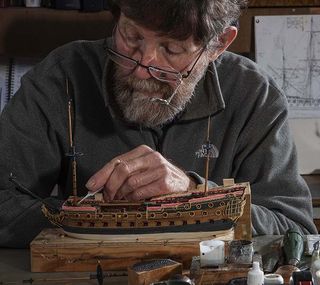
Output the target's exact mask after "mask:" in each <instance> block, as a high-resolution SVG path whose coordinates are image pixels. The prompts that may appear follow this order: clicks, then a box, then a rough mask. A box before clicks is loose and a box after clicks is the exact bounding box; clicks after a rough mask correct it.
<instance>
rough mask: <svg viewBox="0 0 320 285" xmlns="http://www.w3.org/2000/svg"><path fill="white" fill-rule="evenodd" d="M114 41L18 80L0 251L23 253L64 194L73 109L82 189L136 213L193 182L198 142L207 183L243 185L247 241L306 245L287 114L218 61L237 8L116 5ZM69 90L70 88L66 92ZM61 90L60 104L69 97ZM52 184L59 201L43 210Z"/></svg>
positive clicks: (160, 2) (0, 200) (301, 186)
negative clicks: (210, 148) (209, 156)
mask: <svg viewBox="0 0 320 285" xmlns="http://www.w3.org/2000/svg"><path fill="white" fill-rule="evenodd" d="M110 4H111V11H112V13H113V15H114V18H115V22H116V24H115V27H114V30H113V34H112V37H111V38H107V39H106V40H99V41H78V42H73V43H70V44H67V45H65V46H63V47H60V48H58V49H56V50H54V51H53V52H51V53H50V54H49V55H48V56H47V57H46V58H45V59H44V60H43V61H42V62H41V63H39V64H38V65H37V66H35V68H34V69H32V70H31V71H30V72H28V73H27V74H26V75H25V76H24V78H23V79H22V84H21V88H20V89H19V90H18V92H17V93H16V95H15V96H14V98H13V99H12V100H11V101H10V102H9V104H8V105H7V107H6V108H5V110H4V111H3V114H2V116H1V122H0V153H1V158H0V173H1V176H0V205H1V207H0V245H1V246H9V247H24V246H27V245H28V244H29V242H30V241H31V240H32V238H33V237H34V236H35V235H36V234H37V233H38V232H39V231H40V230H41V229H42V228H44V227H48V226H49V224H48V221H47V220H46V218H45V217H43V215H42V214H41V211H40V206H41V203H40V202H39V201H37V200H35V199H33V198H31V197H29V196H27V195H23V194H20V192H18V190H17V189H15V187H14V186H13V185H12V184H11V183H10V182H9V181H8V176H9V173H11V172H13V173H14V174H15V175H16V177H17V178H18V180H19V181H20V182H21V183H22V184H24V185H25V186H26V187H27V188H29V189H31V191H33V192H34V193H35V194H37V195H38V196H40V197H42V198H43V199H44V200H45V201H47V202H48V201H50V202H51V203H57V204H60V203H61V202H62V201H63V200H65V199H66V198H67V197H68V196H69V195H71V194H72V193H71V191H72V187H71V185H72V169H71V167H70V164H71V162H70V159H69V158H68V157H66V155H65V154H66V153H68V152H69V132H68V112H67V105H68V100H69V96H70V94H72V97H73V104H74V118H75V121H74V128H73V133H74V143H75V145H76V148H77V150H79V151H81V152H82V153H84V155H83V156H81V158H79V159H78V165H77V166H78V167H77V168H78V190H79V195H84V194H85V193H86V192H87V191H88V190H89V191H97V190H99V189H102V192H103V195H104V199H105V200H107V201H112V200H114V199H128V200H133V201H135V200H143V199H149V198H151V197H154V196H158V195H162V194H168V193H175V192H185V191H189V190H190V189H193V188H194V187H196V185H197V184H201V183H203V181H204V179H203V177H202V176H203V173H204V162H203V160H201V159H197V158H196V152H197V151H198V150H199V149H200V148H201V146H202V144H203V143H204V141H205V139H206V135H207V126H208V120H210V136H211V137H210V139H211V141H212V143H213V144H214V146H215V147H216V148H217V149H218V151H219V156H218V157H217V158H216V159H214V160H212V163H211V165H210V169H209V179H210V182H209V183H210V184H211V185H214V184H215V183H216V184H221V183H222V179H223V178H229V177H233V178H235V180H236V181H237V182H244V181H249V182H250V183H251V188H252V229H253V234H254V235H257V234H283V233H284V232H285V231H286V230H287V229H288V228H294V229H296V230H297V231H299V232H303V233H315V232H316V228H315V226H314V224H313V221H312V211H311V198H310V192H309V190H308V187H307V186H306V184H305V183H304V181H303V180H302V178H301V177H300V176H299V175H298V172H297V159H296V152H295V147H294V144H293V142H292V139H291V137H290V133H289V129H288V119H287V113H288V111H287V103H286V98H285V96H284V94H283V93H282V92H281V90H279V88H278V87H277V86H276V85H275V83H274V81H273V80H272V79H271V78H270V77H269V76H268V75H267V74H265V73H264V72H263V71H262V70H260V68H259V67H258V66H257V65H256V64H254V63H253V62H252V61H250V60H249V59H246V58H244V57H241V56H239V55H235V54H232V53H230V52H227V51H226V49H227V47H228V46H229V45H230V44H231V43H232V41H233V40H234V39H235V38H236V36H237V31H238V30H237V27H236V25H235V23H236V22H237V20H238V17H239V15H240V9H241V7H242V6H243V5H244V2H243V1H240V0H238V1H231V0H114V1H113V2H112V3H110ZM66 82H69V83H68V88H67V86H66ZM67 89H68V90H69V91H68V94H69V95H68V94H67ZM56 184H58V185H59V192H58V197H51V196H50V194H51V191H52V189H53V188H54V186H55V185H56Z"/></svg>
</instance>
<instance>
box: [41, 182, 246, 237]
mask: <svg viewBox="0 0 320 285" xmlns="http://www.w3.org/2000/svg"><path fill="white" fill-rule="evenodd" d="M248 187H249V183H240V184H234V185H231V186H227V187H226V186H219V187H215V188H212V189H209V190H208V192H207V193H203V191H202V190H197V191H195V192H192V193H185V194H179V195H177V194H173V195H166V196H161V197H157V198H153V199H151V200H148V201H141V202H138V203H137V202H128V201H123V200H120V201H112V202H108V203H107V202H104V201H103V200H102V199H92V198H88V199H85V200H84V201H83V202H82V203H81V204H80V205H77V202H75V201H77V199H80V198H79V197H73V196H72V197H70V198H69V199H68V200H66V201H65V203H64V204H63V206H62V208H61V209H60V210H59V211H56V210H51V209H50V208H48V207H46V205H44V206H43V209H42V210H43V212H44V214H45V216H46V217H47V218H48V219H49V220H50V221H51V222H52V223H53V224H55V225H58V226H59V227H61V228H62V229H63V230H64V232H65V233H66V234H68V235H70V236H74V237H77V238H86V239H105V238H108V237H109V236H110V235H112V236H115V235H124V234H125V235H128V234H129V235H149V234H150V235H152V234H157V235H159V234H162V233H163V234H166V235H167V236H168V234H171V235H172V236H175V235H177V234H184V235H185V234H188V233H199V232H201V233H213V234H214V233H217V234H218V233H220V234H224V233H228V232H230V231H232V229H233V227H234V225H235V223H236V222H237V220H238V219H239V218H240V217H241V216H242V214H243V210H244V206H245V203H246V198H245V197H246V195H245V193H246V190H247V188H248Z"/></svg>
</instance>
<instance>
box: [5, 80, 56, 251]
mask: <svg viewBox="0 0 320 285" xmlns="http://www.w3.org/2000/svg"><path fill="white" fill-rule="evenodd" d="M36 77H38V78H41V76H40V75H39V74H38V76H35V78H36ZM39 82H40V83H39ZM47 83H48V82H41V80H39V81H38V82H37V81H35V80H33V79H32V77H30V76H28V75H26V76H24V77H23V79H22V84H21V87H20V89H19V90H18V92H17V93H16V95H15V96H14V97H13V98H12V99H11V100H10V102H9V103H8V104H7V106H6V108H5V109H4V111H3V112H2V114H1V120H0V153H1V157H0V247H16V248H21V247H27V246H28V245H29V243H30V241H31V240H32V239H33V238H34V237H35V236H36V235H37V234H38V233H39V232H40V231H41V229H43V228H44V227H50V226H51V225H50V223H49V222H48V220H47V219H46V218H45V217H44V215H43V214H42V212H41V204H42V203H41V201H39V200H37V199H34V198H32V197H30V196H29V195H26V194H23V193H21V192H20V191H18V190H17V189H16V187H15V186H14V185H13V184H12V183H11V182H10V181H9V179H8V178H9V175H10V173H13V174H14V175H15V176H16V179H17V180H18V181H19V183H21V184H23V185H24V186H25V187H27V188H28V189H30V190H31V191H32V192H34V193H35V194H36V195H38V196H40V197H41V198H42V199H45V200H46V201H47V202H49V203H51V204H52V203H54V204H55V205H57V206H58V205H60V204H61V201H59V200H57V199H55V198H53V197H50V194H51V191H52V189H53V188H54V186H55V184H56V182H57V181H58V176H59V171H60V167H61V150H60V148H59V139H58V137H59V134H58V133H57V131H56V126H54V125H52V121H53V120H50V118H48V116H56V117H57V116H59V115H60V114H59V112H56V110H53V109H52V110H49V109H48V108H49V105H52V104H50V100H52V99H50V97H49V96H48V95H46V94H53V93H54V92H55V86H56V84H47ZM46 86H50V88H51V90H49V88H48V87H46ZM56 100H59V99H56ZM56 121H58V120H56ZM57 153H60V155H57Z"/></svg>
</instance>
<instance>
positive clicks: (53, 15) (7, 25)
mask: <svg viewBox="0 0 320 285" xmlns="http://www.w3.org/2000/svg"><path fill="white" fill-rule="evenodd" d="M112 28H113V18H112V15H111V13H110V12H109V11H101V12H96V13H85V12H79V11H76V10H72V11H71V10H68V11H66V10H54V9H46V8H23V7H22V8H4V9H0V55H8V56H26V57H42V56H45V55H46V54H48V52H50V51H51V50H52V49H54V48H56V47H58V46H60V45H62V44H64V43H67V42H70V41H73V40H79V39H88V40H94V39H100V38H104V37H105V36H106V35H110V34H111V32H112Z"/></svg>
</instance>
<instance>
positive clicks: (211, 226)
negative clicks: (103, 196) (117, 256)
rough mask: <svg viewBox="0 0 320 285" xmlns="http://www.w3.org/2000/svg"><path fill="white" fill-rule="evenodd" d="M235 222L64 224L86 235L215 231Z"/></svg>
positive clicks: (226, 227)
mask: <svg viewBox="0 0 320 285" xmlns="http://www.w3.org/2000/svg"><path fill="white" fill-rule="evenodd" d="M233 226H234V222H232V221H230V220H228V221H215V222H214V223H210V222H208V223H201V224H192V225H180V226H168V227H145V228H134V227H132V228H94V227H92V228H84V227H69V226H65V225H63V226H62V228H63V230H64V231H66V232H69V233H75V234H85V235H90V234H94V235H121V234H133V235H134V234H156V233H184V232H185V233H193V232H213V231H224V230H230V229H232V228H233Z"/></svg>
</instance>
